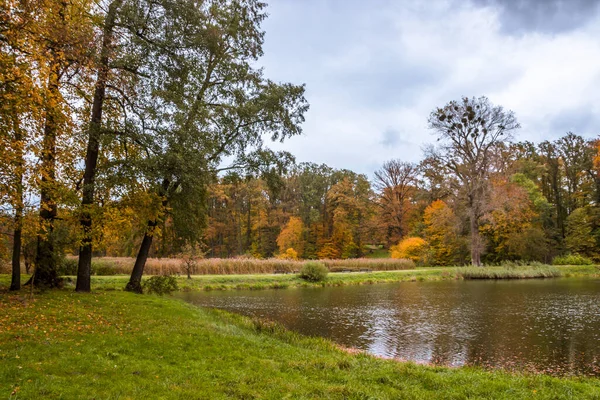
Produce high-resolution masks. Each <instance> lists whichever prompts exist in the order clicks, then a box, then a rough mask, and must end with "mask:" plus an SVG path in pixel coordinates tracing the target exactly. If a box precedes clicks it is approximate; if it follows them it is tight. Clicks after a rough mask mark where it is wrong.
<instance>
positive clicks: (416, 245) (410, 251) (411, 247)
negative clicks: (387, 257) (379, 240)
mask: <svg viewBox="0 0 600 400" xmlns="http://www.w3.org/2000/svg"><path fill="white" fill-rule="evenodd" d="M391 250H392V258H407V259H409V260H412V261H414V262H415V263H422V262H423V261H424V258H425V253H426V252H427V242H426V241H425V240H423V239H421V238H420V237H408V238H406V239H403V240H401V241H400V243H398V244H397V245H395V246H392V247H391Z"/></svg>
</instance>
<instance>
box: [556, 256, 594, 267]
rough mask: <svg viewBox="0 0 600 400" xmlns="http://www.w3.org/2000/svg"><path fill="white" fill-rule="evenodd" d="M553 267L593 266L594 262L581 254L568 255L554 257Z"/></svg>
mask: <svg viewBox="0 0 600 400" xmlns="http://www.w3.org/2000/svg"><path fill="white" fill-rule="evenodd" d="M552 264H553V265H592V264H594V262H593V261H592V260H591V259H589V258H587V257H585V256H582V255H579V254H566V255H564V256H557V257H554V259H553V260H552Z"/></svg>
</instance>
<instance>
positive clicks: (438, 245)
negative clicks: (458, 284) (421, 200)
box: [423, 200, 463, 265]
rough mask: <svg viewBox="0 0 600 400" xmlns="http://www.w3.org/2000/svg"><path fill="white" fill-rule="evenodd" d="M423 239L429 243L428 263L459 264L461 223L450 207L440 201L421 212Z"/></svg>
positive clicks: (460, 258) (460, 261) (460, 257)
mask: <svg viewBox="0 0 600 400" xmlns="http://www.w3.org/2000/svg"><path fill="white" fill-rule="evenodd" d="M423 222H424V224H425V229H424V233H425V237H426V239H427V242H428V243H429V253H430V256H429V258H430V262H431V263H432V264H433V265H455V264H461V263H462V261H463V259H462V258H463V257H462V253H463V252H462V248H463V246H462V244H463V240H462V238H461V236H460V234H461V222H460V219H459V218H458V217H457V216H456V214H455V213H454V211H453V210H452V208H451V207H449V206H448V204H446V203H445V202H444V201H442V200H436V201H434V202H433V203H431V204H430V205H429V206H427V208H425V211H424V212H423Z"/></svg>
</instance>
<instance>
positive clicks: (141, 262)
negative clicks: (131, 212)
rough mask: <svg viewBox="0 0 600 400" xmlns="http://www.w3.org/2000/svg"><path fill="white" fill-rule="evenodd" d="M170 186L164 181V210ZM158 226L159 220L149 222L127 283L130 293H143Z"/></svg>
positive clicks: (162, 189)
mask: <svg viewBox="0 0 600 400" xmlns="http://www.w3.org/2000/svg"><path fill="white" fill-rule="evenodd" d="M170 184H171V182H170V181H169V180H168V179H164V180H163V182H162V185H161V190H160V192H161V193H160V194H161V196H163V201H162V207H163V208H166V207H167V205H168V203H169V200H168V198H167V191H168V189H169V185H170ZM156 225H158V220H157V219H154V220H151V221H148V227H147V228H146V233H145V234H144V239H143V240H142V244H141V245H140V250H139V251H138V254H137V257H136V258H135V264H134V265H133V270H132V271H131V276H130V277H129V282H127V286H125V290H127V291H129V292H134V293H140V294H141V293H142V275H143V274H144V267H145V266H146V260H147V259H148V253H149V252H150V247H152V238H153V237H154V231H155V228H156Z"/></svg>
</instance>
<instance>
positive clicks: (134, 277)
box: [125, 220, 157, 293]
mask: <svg viewBox="0 0 600 400" xmlns="http://www.w3.org/2000/svg"><path fill="white" fill-rule="evenodd" d="M156 224H157V222H156V220H154V221H148V228H147V230H146V233H145V234H144V239H143V240H142V244H141V246H140V250H139V251H138V254H137V257H136V258H135V264H134V266H133V270H132V271H131V277H130V278H129V282H127V286H125V290H127V291H129V292H135V293H142V275H143V274H144V267H145V266H146V260H147V259H148V253H149V252H150V247H151V246H152V238H153V237H154V235H153V234H154V228H156Z"/></svg>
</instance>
